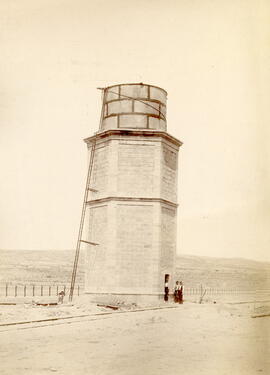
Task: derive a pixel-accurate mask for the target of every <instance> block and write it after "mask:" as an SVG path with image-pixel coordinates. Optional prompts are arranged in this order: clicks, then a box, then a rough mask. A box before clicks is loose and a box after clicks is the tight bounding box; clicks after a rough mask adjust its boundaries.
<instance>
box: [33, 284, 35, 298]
mask: <svg viewBox="0 0 270 375" xmlns="http://www.w3.org/2000/svg"><path fill="white" fill-rule="evenodd" d="M33 297H35V285H33Z"/></svg>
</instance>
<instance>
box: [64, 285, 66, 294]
mask: <svg viewBox="0 0 270 375" xmlns="http://www.w3.org/2000/svg"><path fill="white" fill-rule="evenodd" d="M64 293H65V295H66V286H65V285H64Z"/></svg>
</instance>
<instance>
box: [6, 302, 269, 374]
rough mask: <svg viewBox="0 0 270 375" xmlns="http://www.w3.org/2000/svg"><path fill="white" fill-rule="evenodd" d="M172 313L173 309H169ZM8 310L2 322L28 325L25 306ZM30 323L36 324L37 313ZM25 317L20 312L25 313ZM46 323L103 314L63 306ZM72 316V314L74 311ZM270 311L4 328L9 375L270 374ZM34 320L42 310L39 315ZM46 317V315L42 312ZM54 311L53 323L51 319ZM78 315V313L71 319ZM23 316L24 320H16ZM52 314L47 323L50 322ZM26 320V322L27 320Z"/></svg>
mask: <svg viewBox="0 0 270 375" xmlns="http://www.w3.org/2000/svg"><path fill="white" fill-rule="evenodd" d="M170 306H172V305H170ZM2 307H3V309H1V311H2V312H4V313H3V317H5V318H8V319H7V320H6V319H4V320H2V321H1V324H3V323H4V321H10V314H11V315H12V319H13V321H16V320H19V317H22V315H21V313H22V309H23V307H22V306H20V307H18V306H10V307H8V308H7V307H6V306H5V307H4V306H2ZM25 308H26V309H28V310H27V311H28V316H30V317H31V314H30V310H31V308H30V307H29V306H28V307H25ZM18 309H19V310H18ZM45 309H46V311H47V313H44V311H45V310H44V309H43V312H42V313H41V314H40V317H42V318H44V317H45V316H47V317H48V316H52V315H53V316H57V315H60V316H63V314H62V312H63V313H64V311H66V313H65V315H66V316H68V315H73V314H75V312H76V311H77V315H79V314H80V313H82V312H84V313H87V312H88V313H91V311H92V312H93V313H96V312H97V308H96V307H93V308H92V309H90V310H91V311H90V310H89V309H88V310H87V309H86V308H84V309H83V307H82V306H80V308H76V306H74V307H65V306H62V307H60V308H59V309H58V310H57V309H55V310H54V313H53V310H52V309H51V310H48V309H47V308H45ZM68 309H71V310H68ZM265 309H267V307H264V306H255V305H254V304H250V305H249V304H242V305H238V304H237V305H236V304H235V305H233V304H195V303H191V302H187V303H185V304H184V305H179V306H177V307H176V308H168V309H161V310H148V311H140V312H126V313H120V314H119V313H118V312H114V313H113V314H110V315H100V316H97V315H96V316H89V317H85V318H81V319H75V320H73V321H72V320H68V321H67V320H66V321H65V320H62V321H56V322H51V323H48V324H53V325H48V326H46V324H45V325H44V326H42V324H41V323H39V326H37V325H32V327H31V326H28V325H19V326H0V372H1V374H2V375H22V374H23V375H28V374H29V375H30V374H31V375H39V374H40V375H43V374H51V373H58V374H63V375H64V374H65V375H77V374H91V375H107V374H108V375H114V374H115V375H116V374H117V375H137V374H145V375H159V374H160V375H161V374H162V375H163V374H164V373H166V374H169V375H177V374H185V375H197V374H202V375H204V374H205V375H206V374H207V375H211V374H213V375H214V374H215V375H216V374H218V375H225V374H226V375H229V374H232V375H241V374H243V375H251V374H259V373H262V374H269V373H270V361H269V358H270V353H269V338H270V335H269V334H270V329H269V328H270V324H269V323H270V317H267V316H266V317H261V318H252V317H251V315H254V313H256V311H257V312H262V311H266V310H265ZM34 311H35V313H34V315H35V318H37V316H38V314H39V313H38V310H37V309H36V310H34ZM39 311H40V312H41V311H42V309H40V310H39ZM48 311H49V315H48ZM67 311H71V313H67ZM16 314H17V315H16ZM46 314H47V315H46ZM23 317H27V314H26V315H23Z"/></svg>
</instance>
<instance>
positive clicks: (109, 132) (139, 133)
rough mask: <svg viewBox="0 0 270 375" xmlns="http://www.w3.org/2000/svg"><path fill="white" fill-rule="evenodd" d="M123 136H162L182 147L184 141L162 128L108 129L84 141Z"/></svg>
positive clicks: (90, 141) (89, 141)
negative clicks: (161, 129)
mask: <svg viewBox="0 0 270 375" xmlns="http://www.w3.org/2000/svg"><path fill="white" fill-rule="evenodd" d="M115 135H118V136H121V135H127V136H137V137H161V138H163V139H166V140H167V141H169V142H171V143H173V144H174V145H176V146H178V147H181V146H182V144H183V143H182V142H181V141H180V140H179V139H177V138H175V137H173V136H172V135H170V134H169V133H167V132H165V131H160V130H150V129H142V130H140V129H139V130H138V129H136V130H135V129H108V130H105V131H102V132H98V133H96V134H95V135H94V136H91V137H88V138H85V139H84V142H86V143H87V144H89V143H92V141H93V140H94V139H95V138H96V139H97V140H98V139H102V138H107V137H111V136H115Z"/></svg>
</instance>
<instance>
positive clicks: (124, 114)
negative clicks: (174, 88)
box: [100, 83, 167, 131]
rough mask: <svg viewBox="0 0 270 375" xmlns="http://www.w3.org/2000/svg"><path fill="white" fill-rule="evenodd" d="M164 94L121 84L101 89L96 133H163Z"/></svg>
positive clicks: (143, 86)
mask: <svg viewBox="0 0 270 375" xmlns="http://www.w3.org/2000/svg"><path fill="white" fill-rule="evenodd" d="M166 102H167V92H166V91H165V90H163V89H162V88H160V87H157V86H152V85H147V84H144V83H125V84H119V85H114V86H109V87H106V88H105V89H104V97H103V105H104V108H103V115H102V122H101V128H100V131H104V130H108V129H149V130H162V131H166V129H167V126H166Z"/></svg>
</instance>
